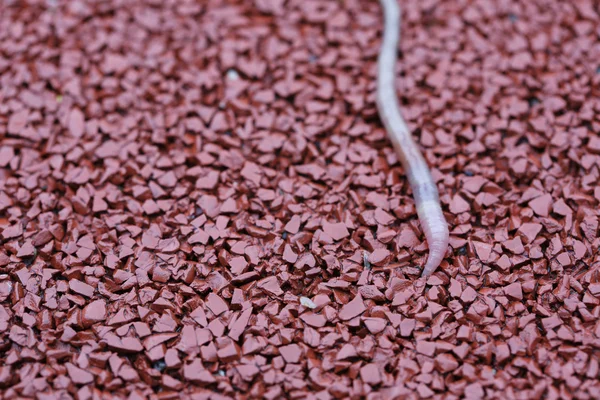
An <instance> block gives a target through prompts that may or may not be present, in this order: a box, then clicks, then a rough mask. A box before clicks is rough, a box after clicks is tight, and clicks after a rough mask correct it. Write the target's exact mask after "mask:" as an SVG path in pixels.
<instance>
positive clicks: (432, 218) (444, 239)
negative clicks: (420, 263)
mask: <svg viewBox="0 0 600 400" xmlns="http://www.w3.org/2000/svg"><path fill="white" fill-rule="evenodd" d="M418 214H419V219H420V220H421V227H422V228H423V231H424V233H425V238H426V239H427V244H428V245H429V256H428V257H427V262H426V263H425V267H424V268H423V273H422V276H429V275H431V274H432V273H433V272H434V271H435V270H436V269H437V267H438V266H439V265H440V263H441V262H442V260H443V259H444V256H445V255H446V251H447V250H448V241H449V233H448V223H447V222H446V219H445V218H444V214H443V213H442V209H441V208H440V206H439V203H435V202H427V204H423V206H422V207H420V210H419V213H418Z"/></svg>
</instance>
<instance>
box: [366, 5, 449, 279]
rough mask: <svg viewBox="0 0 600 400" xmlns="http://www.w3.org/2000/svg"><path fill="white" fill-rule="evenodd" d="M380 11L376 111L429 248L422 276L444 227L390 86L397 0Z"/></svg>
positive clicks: (440, 254)
mask: <svg viewBox="0 0 600 400" xmlns="http://www.w3.org/2000/svg"><path fill="white" fill-rule="evenodd" d="M380 3H381V6H382V8H383V17H384V31H383V42H382V44H381V49H380V52H379V57H378V60H377V109H378V111H379V117H380V119H381V121H382V122H383V125H384V126H385V129H386V131H387V133H388V136H389V138H390V140H391V141H392V144H393V146H394V148H395V150H396V153H397V154H398V158H399V159H400V161H401V163H402V166H403V167H404V170H405V171H406V175H407V176H408V181H409V183H410V186H411V188H412V191H413V196H414V199H415V206H416V208H417V214H418V216H419V220H420V222H421V227H422V229H423V232H424V233H425V238H426V239H427V244H428V245H429V256H428V257H427V262H426V263H425V267H423V276H428V275H430V274H432V273H433V272H434V271H435V270H436V268H437V267H438V266H439V265H440V263H441V262H442V260H443V259H444V256H445V255H446V250H448V223H447V222H446V219H445V218H444V214H443V213H442V207H441V204H440V198H439V194H438V190H437V187H436V185H435V183H434V181H433V179H432V177H431V173H430V172H429V168H428V166H427V163H426V162H425V159H424V158H423V155H422V154H421V152H420V150H419V148H418V147H417V145H416V143H415V142H414V141H413V139H412V136H411V133H410V131H409V130H408V126H407V125H406V122H405V121H404V118H402V115H401V114H400V106H399V104H398V98H397V97H396V90H395V84H394V82H395V81H394V75H395V72H394V71H395V65H396V52H397V46H398V40H399V36H400V7H399V6H398V3H397V0H380Z"/></svg>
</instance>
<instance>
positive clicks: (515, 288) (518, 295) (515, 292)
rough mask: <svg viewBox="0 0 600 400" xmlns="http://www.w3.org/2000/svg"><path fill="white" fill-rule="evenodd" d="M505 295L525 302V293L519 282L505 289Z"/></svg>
mask: <svg viewBox="0 0 600 400" xmlns="http://www.w3.org/2000/svg"><path fill="white" fill-rule="evenodd" d="M504 293H505V294H506V295H507V296H508V297H510V298H512V299H513V300H523V291H522V289H521V284H520V283H519V282H514V283H511V284H510V285H508V286H506V287H504Z"/></svg>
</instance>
